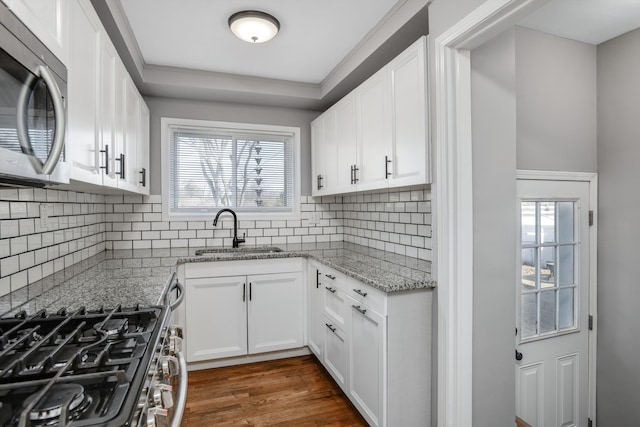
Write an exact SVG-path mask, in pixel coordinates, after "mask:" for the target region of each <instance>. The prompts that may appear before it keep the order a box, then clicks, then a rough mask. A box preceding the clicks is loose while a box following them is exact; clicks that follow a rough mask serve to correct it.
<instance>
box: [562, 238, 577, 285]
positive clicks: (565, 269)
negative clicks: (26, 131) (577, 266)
mask: <svg viewBox="0 0 640 427" xmlns="http://www.w3.org/2000/svg"><path fill="white" fill-rule="evenodd" d="M573 250H574V248H573V245H566V246H560V247H559V248H558V285H560V286H566V285H573V283H574V280H573V270H574V259H573Z"/></svg>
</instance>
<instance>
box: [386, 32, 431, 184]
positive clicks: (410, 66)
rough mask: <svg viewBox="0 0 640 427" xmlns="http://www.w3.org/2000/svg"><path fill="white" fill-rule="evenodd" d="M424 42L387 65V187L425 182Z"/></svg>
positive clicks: (427, 166)
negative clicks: (389, 128)
mask: <svg viewBox="0 0 640 427" xmlns="http://www.w3.org/2000/svg"><path fill="white" fill-rule="evenodd" d="M425 50H426V39H425V38H420V39H419V40H418V41H417V42H416V43H414V44H413V45H411V46H410V47H409V48H407V50H405V51H404V52H403V53H401V54H400V55H399V56H398V57H396V58H395V59H394V60H393V61H391V62H390V63H389V65H388V72H389V79H390V81H391V108H392V110H391V116H392V139H391V143H392V145H391V161H392V163H391V164H390V172H391V173H392V175H391V177H390V181H389V186H393V187H398V186H404V185H414V184H424V183H427V177H428V173H427V171H428V168H429V164H428V158H427V153H428V142H427V124H428V117H427V96H426V90H427V86H426V74H425V73H426V71H425V70H426V64H425V58H426V51H425Z"/></svg>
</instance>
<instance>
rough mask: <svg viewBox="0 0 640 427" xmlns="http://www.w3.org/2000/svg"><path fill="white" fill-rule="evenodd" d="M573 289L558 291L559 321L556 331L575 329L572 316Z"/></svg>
mask: <svg viewBox="0 0 640 427" xmlns="http://www.w3.org/2000/svg"><path fill="white" fill-rule="evenodd" d="M573 290H574V288H565V289H560V310H559V314H560V319H559V321H558V329H567V328H573V327H575V316H574V310H573V307H574V303H575V299H574V297H573V296H574V292H573Z"/></svg>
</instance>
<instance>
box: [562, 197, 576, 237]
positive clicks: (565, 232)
mask: <svg viewBox="0 0 640 427" xmlns="http://www.w3.org/2000/svg"><path fill="white" fill-rule="evenodd" d="M573 204H574V203H573V202H558V243H573V241H574V237H573V236H574V230H575V224H574V220H573Z"/></svg>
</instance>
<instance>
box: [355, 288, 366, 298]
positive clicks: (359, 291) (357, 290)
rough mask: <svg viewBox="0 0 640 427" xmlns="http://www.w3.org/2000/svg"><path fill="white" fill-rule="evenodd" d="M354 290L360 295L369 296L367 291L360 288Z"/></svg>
mask: <svg viewBox="0 0 640 427" xmlns="http://www.w3.org/2000/svg"><path fill="white" fill-rule="evenodd" d="M353 292H355V293H356V294H358V295H362V296H363V297H366V296H367V293H366V292H362V291H361V290H360V289H354V290H353Z"/></svg>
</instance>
